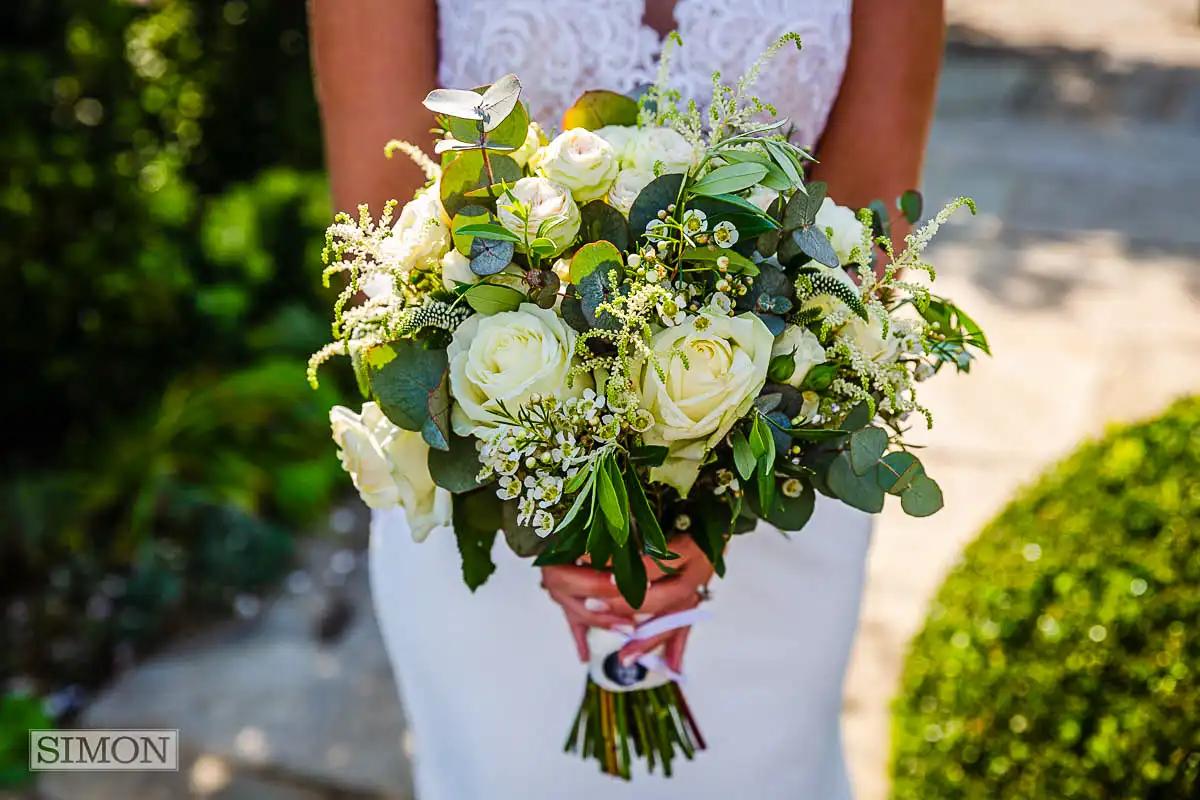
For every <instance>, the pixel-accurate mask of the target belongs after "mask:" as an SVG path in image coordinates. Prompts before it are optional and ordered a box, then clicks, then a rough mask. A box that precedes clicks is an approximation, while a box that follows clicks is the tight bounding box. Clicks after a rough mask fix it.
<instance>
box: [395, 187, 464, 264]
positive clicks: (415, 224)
mask: <svg viewBox="0 0 1200 800" xmlns="http://www.w3.org/2000/svg"><path fill="white" fill-rule="evenodd" d="M438 192H439V189H438V184H436V183H435V184H433V185H432V186H430V187H428V188H426V189H422V190H421V191H420V192H418V193H417V196H416V197H414V198H413V199H412V200H410V201H409V202H408V203H407V204H405V206H404V210H403V211H401V212H400V219H398V220H396V224H395V225H394V226H392V235H391V236H389V237H388V238H386V239H384V240H383V243H382V244H381V245H380V247H379V251H380V256H381V257H382V260H383V261H384V264H385V265H386V266H389V267H393V268H396V269H399V270H400V271H401V272H408V271H409V270H412V269H414V268H416V267H421V266H430V265H432V264H434V263H436V262H437V261H438V260H439V259H441V257H442V256H443V255H445V253H446V251H447V250H448V249H449V248H450V229H449V228H447V227H446V224H445V221H444V220H443V215H442V201H441V200H440V199H439V197H438Z"/></svg>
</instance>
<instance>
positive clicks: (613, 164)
mask: <svg viewBox="0 0 1200 800" xmlns="http://www.w3.org/2000/svg"><path fill="white" fill-rule="evenodd" d="M537 169H538V172H539V173H540V174H541V175H542V177H545V178H549V179H550V180H552V181H554V182H555V183H558V184H560V185H562V186H565V187H567V188H568V189H570V190H571V195H572V196H573V197H574V198H575V200H576V201H577V202H580V203H586V202H588V201H590V200H595V199H597V198H600V197H603V196H604V195H605V194H607V193H608V187H610V186H612V182H613V179H614V178H616V177H617V170H619V169H620V164H619V163H618V162H617V156H616V152H615V151H614V150H613V146H612V145H611V144H609V143H608V141H607V140H606V139H604V138H603V137H600V136H597V135H596V134H594V133H592V132H591V131H589V130H587V129H586V128H572V129H571V130H569V131H566V132H564V133H560V134H559V135H558V136H556V137H554V140H553V141H552V142H550V144H548V145H546V149H545V151H544V152H543V153H542V155H541V158H539V159H538V164H537Z"/></svg>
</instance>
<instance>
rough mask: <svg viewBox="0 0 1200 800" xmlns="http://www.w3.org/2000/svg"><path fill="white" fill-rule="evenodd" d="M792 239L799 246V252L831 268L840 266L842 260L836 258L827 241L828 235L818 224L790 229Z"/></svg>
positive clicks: (831, 246)
mask: <svg viewBox="0 0 1200 800" xmlns="http://www.w3.org/2000/svg"><path fill="white" fill-rule="evenodd" d="M792 241H794V242H795V243H796V246H797V247H799V248H800V252H802V253H804V255H806V256H808V257H809V258H811V259H812V260H813V261H816V262H817V263H818V264H824V265H825V266H827V267H833V268H837V267H839V266H841V263H842V262H841V261H839V260H838V254H837V252H836V251H835V250H834V249H833V245H832V244H830V243H829V237H828V236H827V235H826V234H825V231H823V230H821V229H820V228H819V227H818V226H816V225H810V226H809V227H807V228H800V229H798V230H794V231H792Z"/></svg>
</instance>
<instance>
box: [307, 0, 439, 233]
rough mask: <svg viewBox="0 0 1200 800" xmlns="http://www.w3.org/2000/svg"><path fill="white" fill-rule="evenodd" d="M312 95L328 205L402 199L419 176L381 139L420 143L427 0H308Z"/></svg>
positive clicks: (432, 68) (429, 75)
mask: <svg viewBox="0 0 1200 800" xmlns="http://www.w3.org/2000/svg"><path fill="white" fill-rule="evenodd" d="M309 29H310V31H311V38H312V46H313V67H314V71H315V73H316V87H317V99H318V101H319V102H320V105H321V121H322V127H323V129H324V133H325V161H326V164H327V166H328V169H329V179H330V183H331V185H332V189H333V203H334V207H335V209H337V210H339V211H348V212H351V213H354V210H355V208H357V206H358V205H359V204H360V203H369V204H370V205H371V211H372V212H373V213H375V214H378V213H379V211H380V210H381V209H382V207H383V204H384V203H385V202H386V201H387V200H391V199H396V200H400V201H401V202H404V201H406V200H408V199H409V197H410V196H411V194H412V192H413V191H414V190H415V189H416V188H417V187H418V186H420V185H421V184H422V183H423V182H424V176H422V174H421V171H420V170H419V169H417V168H416V167H415V166H414V165H413V164H412V163H411V162H410V161H409V160H408V159H407V158H404V157H402V156H401V157H397V158H393V159H392V160H390V161H389V160H386V159H385V158H384V155H383V148H384V145H386V144H387V143H388V141H389V140H391V139H406V140H408V141H411V142H413V143H414V144H416V145H419V146H422V147H424V146H425V145H427V144H428V142H429V140H430V134H429V129H430V127H431V126H432V124H433V118H432V117H431V116H430V115H429V113H428V112H426V111H425V109H424V108H422V106H421V101H422V100H424V99H425V95H426V94H427V93H428V92H429V91H430V90H431V89H433V88H434V87H435V86H436V84H437V41H438V36H437V3H436V2H435V0H350V1H349V2H347V0H310V2H309Z"/></svg>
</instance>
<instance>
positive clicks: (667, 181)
mask: <svg viewBox="0 0 1200 800" xmlns="http://www.w3.org/2000/svg"><path fill="white" fill-rule="evenodd" d="M683 177H684V176H683V175H680V174H679V173H675V172H671V173H667V174H666V175H659V176H658V177H657V178H655V179H654V180H652V181H650V183H648V184H646V188H644V189H642V192H641V194H639V195H638V196H637V198H635V199H634V201H633V205H632V206H631V207H630V209H629V233H630V235H631V236H633V237H634V238H635V239H636V238H638V237H640V236H643V235H644V234H645V232H646V226H647V225H649V224H650V223H651V222H652V221H653V220H656V219H658V212H659V211H665V210H666V209H667V206H669V205H671V204H672V203H674V202H676V201H677V200H678V199H679V187H680V186H682V185H683Z"/></svg>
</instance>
